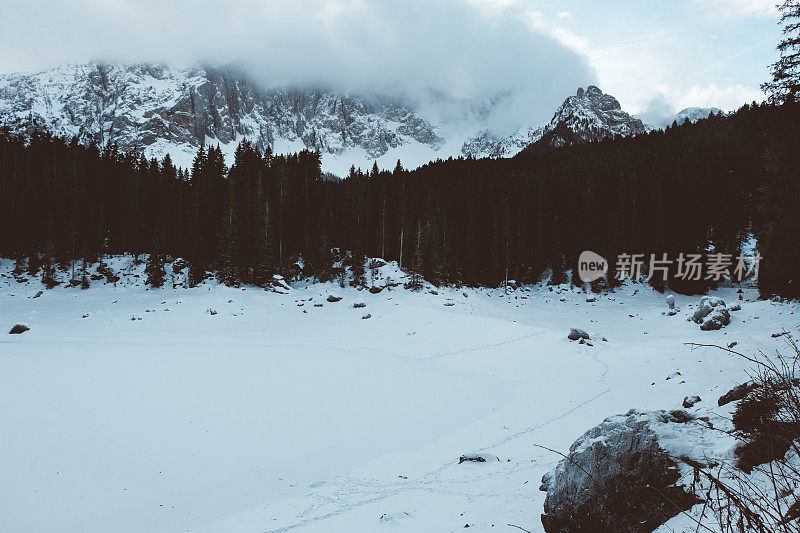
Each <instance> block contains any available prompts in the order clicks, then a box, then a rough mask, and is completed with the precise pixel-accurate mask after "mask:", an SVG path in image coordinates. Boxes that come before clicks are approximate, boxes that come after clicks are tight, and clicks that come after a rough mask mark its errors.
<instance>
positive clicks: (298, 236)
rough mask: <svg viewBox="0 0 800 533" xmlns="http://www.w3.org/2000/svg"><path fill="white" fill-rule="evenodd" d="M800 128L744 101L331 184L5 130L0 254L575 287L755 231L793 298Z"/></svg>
mask: <svg viewBox="0 0 800 533" xmlns="http://www.w3.org/2000/svg"><path fill="white" fill-rule="evenodd" d="M798 118H800V112H799V111H798V106H797V105H796V104H786V105H783V106H775V105H767V104H764V105H756V104H753V105H746V106H744V107H743V108H741V109H740V110H739V111H738V112H736V113H734V114H732V115H730V116H727V117H723V116H713V115H712V116H711V117H709V118H708V119H705V120H702V121H700V122H698V123H696V124H689V123H686V124H684V125H681V126H678V125H673V127H671V128H668V129H667V130H666V131H655V132H651V133H649V134H646V135H642V136H638V137H635V138H619V139H612V140H605V141H600V142H595V143H590V144H585V145H575V146H571V147H565V148H561V149H541V148H540V147H536V146H534V147H531V148H530V149H528V150H526V151H524V152H523V153H521V154H519V155H518V156H517V157H515V158H513V159H509V160H494V159H482V160H475V159H449V160H447V161H436V162H432V163H430V164H427V165H425V166H423V167H421V168H419V169H417V170H414V171H407V170H404V169H403V167H402V166H401V163H400V162H398V164H397V167H396V168H395V170H394V171H392V172H387V171H379V170H378V169H377V166H376V167H374V168H373V169H372V170H371V171H369V172H363V171H361V170H356V169H352V170H351V172H350V175H349V176H348V177H347V178H346V179H342V180H330V179H323V177H322V174H321V167H320V155H319V154H318V153H315V152H309V151H303V152H300V153H298V154H294V155H286V156H284V155H274V154H272V153H271V152H270V151H269V150H268V151H267V152H266V153H260V152H259V151H258V150H257V149H255V148H254V147H253V146H252V145H250V144H249V143H247V142H242V143H241V144H240V145H239V146H238V148H237V150H236V154H235V160H234V161H233V163H232V166H231V167H230V168H228V167H226V165H225V161H224V158H223V155H222V152H221V151H220V149H219V148H217V147H213V146H212V147H207V148H203V149H201V150H200V151H199V153H198V154H197V156H196V158H195V160H194V163H193V165H192V168H190V169H178V168H176V167H175V166H174V165H173V164H172V162H171V161H170V159H169V157H168V156H167V157H166V158H165V159H164V160H163V161H160V162H159V161H156V160H150V161H148V160H146V159H145V158H144V157H143V156H141V155H137V154H135V153H122V152H120V151H119V150H117V149H116V148H115V147H114V146H108V147H104V148H98V147H96V146H88V147H86V146H82V145H80V144H78V143H77V142H76V141H74V140H69V139H61V138H55V137H52V136H50V135H49V134H46V133H41V132H31V133H30V135H28V136H26V138H25V139H23V138H19V137H15V136H12V135H11V134H9V133H8V132H7V131H4V132H0V217H2V227H3V232H2V234H1V236H0V255H2V256H4V257H11V258H14V259H16V260H17V266H18V271H19V272H20V273H22V272H27V273H28V274H29V275H39V276H42V277H43V279H45V280H47V278H48V273H49V272H52V268H53V264H55V263H59V264H62V265H73V266H74V265H76V264H77V265H78V268H80V265H81V263H85V261H96V260H98V259H99V260H102V258H103V257H104V256H106V255H109V254H123V253H129V254H136V255H139V254H148V257H149V260H148V261H149V263H148V271H149V272H150V273H151V274H152V276H151V277H152V280H153V283H154V284H156V285H158V284H159V283H161V279H160V278H161V276H160V275H159V274H158V273H159V271H160V270H163V269H161V264H162V263H163V261H164V260H165V258H167V257H172V258H176V257H180V258H183V259H185V260H186V261H187V263H188V268H189V280H190V283H192V284H196V283H198V282H200V281H202V280H203V279H204V278H205V277H206V276H212V275H214V276H217V277H218V278H219V280H220V281H222V282H224V283H227V284H234V285H235V284H239V283H245V284H254V285H263V284H266V283H268V282H269V280H270V279H271V278H272V275H273V274H275V273H284V274H288V275H300V274H302V275H312V276H317V277H322V278H325V277H326V276H330V267H331V264H332V253H333V252H332V250H336V249H339V250H347V251H348V252H350V253H351V254H350V255H349V257H350V260H351V261H352V263H353V264H363V261H361V259H363V258H364V257H383V258H385V259H388V260H397V261H399V262H400V264H401V266H402V267H403V268H404V269H407V270H411V271H414V272H416V273H419V274H421V275H422V276H424V277H425V278H426V279H428V280H430V281H432V282H434V283H446V284H468V285H498V284H499V283H501V282H502V281H503V280H505V279H512V278H513V279H516V280H517V281H520V282H535V281H538V280H539V279H540V278H541V276H542V275H543V273H545V272H548V271H551V272H552V278H551V279H552V280H553V282H562V281H567V278H566V276H567V272H568V271H569V270H570V269H571V268H572V263H574V262H575V261H576V260H577V256H578V254H579V253H580V252H581V251H582V250H586V249H588V250H593V251H596V252H598V253H600V254H602V255H603V256H605V257H607V258H610V261H613V258H614V257H616V255H617V254H619V253H644V254H648V255H649V254H650V253H656V254H661V253H668V254H669V256H670V257H675V256H676V255H677V254H679V253H680V252H684V253H692V252H699V251H706V250H708V249H709V246H710V245H711V246H713V249H714V250H716V251H721V252H726V253H733V254H736V253H738V251H739V248H740V245H741V243H742V242H743V240H744V239H746V238H747V236H748V235H749V234H751V233H752V234H754V235H756V236H757V238H758V240H759V249H760V250H761V253H762V255H763V257H764V259H763V262H762V264H761V269H760V286H761V290H762V294H765V295H771V294H778V295H781V296H787V297H798V296H800V281H797V282H795V283H793V281H794V278H795V274H794V272H795V265H798V264H799V263H800V254H799V253H798V251H797V239H798V235H800V207H799V206H800V185H799V183H800V180H799V179H798V175H797V173H798V164H797V163H798V161H797V159H798V152H800V150H797V147H798V146H800V143H799V142H798V140H799V139H800V133H798V132H799V131H800V128H798V123H800V120H798ZM299 258H302V264H303V270H302V272H300V271H299V270H298V267H297V261H298V259H299ZM608 283H610V284H613V283H614V280H611V279H610V280H608ZM654 283H657V282H654ZM704 283H706V284H707V283H708V282H702V281H701V282H683V283H682V284H680V285H678V284H677V282H674V281H673V282H671V284H670V288H672V289H675V290H679V291H685V292H691V291H695V290H701V289H703V288H705V287H706V286H707V285H703V284H704ZM657 288H659V289H661V288H663V287H661V286H659V287H657Z"/></svg>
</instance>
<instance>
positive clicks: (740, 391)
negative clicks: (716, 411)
mask: <svg viewBox="0 0 800 533" xmlns="http://www.w3.org/2000/svg"><path fill="white" fill-rule="evenodd" d="M758 387H759V385H758V384H757V383H756V382H755V381H746V382H744V383H742V384H740V385H736V386H735V387H734V388H732V389H731V390H729V391H728V392H726V393H725V394H723V395H722V396H720V397H719V400H717V404H718V405H719V406H720V407H722V406H723V405H725V404H728V403H731V402H738V401H739V400H741V399H742V398H744V397H745V396H747V395H748V394H750V393H751V392H753V391H754V390H756V389H757V388H758Z"/></svg>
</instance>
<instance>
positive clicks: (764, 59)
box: [0, 0, 780, 122]
mask: <svg viewBox="0 0 800 533" xmlns="http://www.w3.org/2000/svg"><path fill="white" fill-rule="evenodd" d="M775 1H776V0H663V1H657V2H654V1H652V0H604V1H602V2H597V1H595V0H561V1H559V2H552V1H539V0H402V1H400V0H385V1H384V0H372V1H368V0H285V1H279V0H227V1H225V2H219V1H218V0H215V1H213V2H212V1H210V0H180V1H174V2H169V1H167V0H160V1H157V0H117V1H105V0H73V1H71V2H63V1H62V0H30V1H16V0H13V1H11V0H0V50H2V53H0V71H2V72H15V71H35V70H41V69H45V68H48V67H51V66H54V65H56V64H59V63H63V62H84V61H88V60H90V59H92V58H97V59H109V60H115V59H122V60H126V61H139V60H158V61H165V62H171V63H177V64H188V63H192V62H196V61H201V60H204V61H210V62H215V63H227V62H239V63H241V64H242V65H244V66H245V67H246V68H248V69H249V70H251V71H252V72H253V73H255V74H257V75H258V76H260V77H261V79H263V80H264V81H265V82H266V83H268V84H274V85H282V84H299V85H307V84H316V85H324V86H328V87H334V88H341V89H346V90H351V91H379V92H383V93H388V94H405V95H408V96H413V97H419V96H420V95H423V94H424V95H428V94H440V95H442V96H445V97H449V98H469V99H472V98H478V99H480V98H486V99H489V98H493V97H495V96H497V95H499V94H503V93H505V94H506V97H505V100H504V101H505V102H506V104H507V105H506V114H505V117H504V118H505V119H508V120H511V119H512V118H513V119H516V120H523V121H524V122H536V121H543V120H545V119H547V118H549V116H547V115H548V114H551V113H552V111H553V109H554V108H555V106H556V105H558V103H560V102H561V101H562V100H563V99H564V98H565V97H566V96H567V95H569V94H573V93H574V92H575V89H576V88H577V87H578V86H579V85H582V86H585V85H587V84H589V83H594V84H597V85H598V86H600V88H601V89H603V90H604V91H605V92H608V93H610V94H613V95H614V96H616V97H617V98H618V99H619V100H620V101H621V102H622V105H623V107H624V108H625V109H626V110H628V111H630V112H632V113H651V114H653V115H657V114H666V113H668V112H675V111H678V110H680V109H682V108H684V107H688V106H702V107H707V106H716V107H720V108H723V109H726V110H728V109H733V108H735V107H738V106H739V105H741V104H742V103H744V102H747V101H751V100H754V99H759V100H760V99H761V98H762V96H761V93H760V91H759V88H758V86H759V84H760V83H761V82H763V81H765V80H766V79H767V77H768V70H767V66H768V64H769V63H771V62H772V61H774V59H775V57H776V52H775V51H774V48H775V44H776V43H777V40H778V38H779V36H780V29H779V27H778V26H777V14H776V11H775V8H774V7H773V4H774V2H775Z"/></svg>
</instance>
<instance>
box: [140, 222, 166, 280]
mask: <svg viewBox="0 0 800 533" xmlns="http://www.w3.org/2000/svg"><path fill="white" fill-rule="evenodd" d="M144 273H145V274H147V280H146V281H145V283H147V284H148V285H150V286H151V287H155V288H158V287H163V286H164V277H165V272H164V253H163V251H162V248H161V236H160V235H159V232H158V230H156V236H155V237H154V238H153V245H152V247H151V249H150V254H149V255H148V257H147V263H146V264H145V268H144Z"/></svg>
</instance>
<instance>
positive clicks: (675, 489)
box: [540, 410, 702, 533]
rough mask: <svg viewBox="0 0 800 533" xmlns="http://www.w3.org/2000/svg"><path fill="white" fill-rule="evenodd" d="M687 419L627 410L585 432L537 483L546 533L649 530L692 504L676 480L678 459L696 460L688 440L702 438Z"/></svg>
mask: <svg viewBox="0 0 800 533" xmlns="http://www.w3.org/2000/svg"><path fill="white" fill-rule="evenodd" d="M692 420H694V417H693V416H692V415H691V414H689V413H687V412H686V411H682V410H676V411H637V410H631V411H629V412H628V413H626V414H624V415H617V416H613V417H610V418H607V419H605V420H604V421H603V422H602V423H601V424H599V425H598V426H596V427H594V428H592V429H590V430H589V431H587V432H586V433H584V434H583V435H582V436H581V437H580V438H579V439H578V440H576V441H575V442H574V443H573V444H572V446H571V447H570V450H569V454H568V456H567V457H566V458H565V459H563V460H562V461H561V462H560V463H559V464H558V466H557V467H556V468H555V470H554V471H552V472H550V473H548V474H546V475H545V476H544V477H543V478H542V486H541V487H540V488H541V490H543V491H546V492H547V498H546V499H545V503H544V514H542V525H543V526H544V529H545V531H548V532H555V531H558V532H576V531H585V532H593V533H597V532H606V531H608V532H612V531H613V532H644V531H648V532H649V531H653V530H654V529H655V528H656V527H658V526H659V525H660V524H663V523H664V522H666V521H667V520H669V519H670V518H671V517H673V516H675V515H677V514H678V513H680V512H681V511H684V510H686V509H689V508H690V507H692V505H694V504H695V503H697V502H698V501H699V500H698V498H697V497H696V496H695V495H694V494H693V493H692V492H691V491H690V490H689V489H687V488H686V487H684V486H683V485H682V484H681V483H680V480H681V479H682V472H681V468H683V467H685V465H682V464H680V463H682V458H686V455H695V454H693V453H691V449H692V448H691V446H686V442H692V441H695V442H696V441H698V440H702V438H700V439H698V436H697V432H698V431H702V428H701V426H699V425H697V424H687V422H690V421H692ZM693 436H694V438H693ZM676 443H679V444H677V445H676ZM687 450H689V453H687ZM697 455H701V454H697ZM688 459H691V458H690V457H688Z"/></svg>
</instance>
